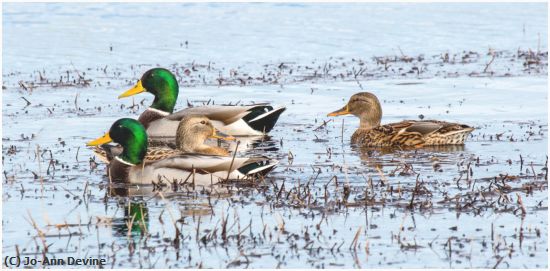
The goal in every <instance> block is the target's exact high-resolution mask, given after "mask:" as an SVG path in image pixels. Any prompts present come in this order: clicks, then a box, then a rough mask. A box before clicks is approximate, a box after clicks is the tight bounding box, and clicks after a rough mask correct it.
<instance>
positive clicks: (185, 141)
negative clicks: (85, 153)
mask: <svg viewBox="0 0 550 271" xmlns="http://www.w3.org/2000/svg"><path fill="white" fill-rule="evenodd" d="M207 138H217V139H223V140H234V139H235V138H234V137H232V136H222V135H219V134H218V133H216V128H214V126H213V125H212V123H211V122H210V120H209V119H208V118H207V117H205V116H198V115H189V116H185V117H183V118H182V119H181V121H180V123H179V125H178V129H177V132H176V144H175V146H173V148H172V146H171V144H168V143H165V142H164V143H163V142H154V143H153V144H154V145H155V146H154V147H148V148H147V154H146V155H145V158H144V159H145V160H146V161H156V160H159V159H163V158H165V157H167V156H173V155H176V154H183V153H196V154H210V155H221V156H227V155H229V152H228V151H227V150H226V149H224V148H220V147H217V146H209V145H207V144H206V143H205V141H206V139H207ZM151 143H152V142H151V141H149V143H148V145H149V146H150V145H151ZM122 150H123V149H122V147H121V146H120V145H116V146H113V145H108V144H103V145H101V146H96V147H95V148H94V150H93V151H94V153H95V154H96V156H98V157H99V158H100V159H101V160H103V161H104V162H106V163H109V162H110V161H111V159H112V158H113V157H115V156H117V155H119V154H120V153H122Z"/></svg>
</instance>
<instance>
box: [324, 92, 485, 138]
mask: <svg viewBox="0 0 550 271" xmlns="http://www.w3.org/2000/svg"><path fill="white" fill-rule="evenodd" d="M347 114H352V115H354V116H356V117H358V118H359V120H360V127H359V129H357V130H356V131H355V132H354V133H353V135H352V137H351V142H352V143H354V144H357V145H359V146H365V147H423V146H437V145H456V144H464V140H466V137H467V136H468V135H469V134H470V133H471V132H472V131H473V130H474V128H472V127H470V126H468V125H464V124H460V123H451V122H444V121H437V120H422V121H416V120H405V121H401V122H397V123H390V124H384V125H381V124H380V122H381V120H382V107H381V106H380V102H379V101H378V98H376V96H375V95H374V94H372V93H369V92H360V93H357V94H354V95H353V96H351V98H350V99H349V102H348V103H347V104H346V105H345V106H344V107H343V108H341V109H339V110H336V111H334V112H332V113H330V114H328V116H331V117H334V116H340V115H347Z"/></svg>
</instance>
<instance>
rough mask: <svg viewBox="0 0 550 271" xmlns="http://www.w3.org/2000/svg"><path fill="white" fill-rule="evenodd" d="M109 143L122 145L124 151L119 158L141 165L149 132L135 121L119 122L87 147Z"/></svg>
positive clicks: (124, 120) (120, 120) (122, 120)
mask: <svg viewBox="0 0 550 271" xmlns="http://www.w3.org/2000/svg"><path fill="white" fill-rule="evenodd" d="M109 142H115V143H118V144H120V145H121V146H122V148H123V151H122V154H120V155H119V156H118V157H119V158H120V159H122V160H123V161H125V162H128V163H131V164H134V165H137V164H140V163H141V162H142V161H143V158H144V157H145V154H146V153H147V132H145V128H143V125H141V123H139V122H138V121H137V120H135V119H128V118H124V119H119V120H117V121H116V122H115V123H113V125H112V126H111V129H109V132H107V133H105V135H103V136H102V137H100V138H98V139H95V140H92V141H90V142H88V144H87V145H88V146H97V145H101V144H106V143H109Z"/></svg>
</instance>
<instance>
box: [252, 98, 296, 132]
mask: <svg viewBox="0 0 550 271" xmlns="http://www.w3.org/2000/svg"><path fill="white" fill-rule="evenodd" d="M285 110H286V107H284V106H281V107H277V108H273V106H270V105H266V106H258V107H255V108H253V109H251V110H250V113H248V114H247V115H246V116H244V117H243V120H244V121H245V122H246V123H247V124H248V126H250V127H251V128H252V129H254V130H256V131H260V132H262V133H268V132H270V131H271V130H272V129H273V127H274V126H275V123H277V120H278V119H279V116H281V114H282V113H283V112H284V111H285Z"/></svg>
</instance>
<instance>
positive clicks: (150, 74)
mask: <svg viewBox="0 0 550 271" xmlns="http://www.w3.org/2000/svg"><path fill="white" fill-rule="evenodd" d="M142 92H149V93H151V94H153V95H154V96H155V100H154V101H153V104H152V105H151V107H149V108H148V109H147V110H145V112H143V113H142V114H141V115H140V116H139V121H140V122H141V123H142V124H143V125H144V126H145V128H146V129H147V133H148V134H149V136H150V137H174V135H175V134H176V129H177V126H178V123H179V121H180V120H181V119H182V118H183V117H184V116H187V115H204V116H206V117H208V118H209V119H210V120H211V121H212V123H213V125H214V127H216V128H217V129H218V130H220V131H221V132H222V133H225V134H228V135H240V136H250V135H263V134H266V133H268V132H269V131H271V129H273V126H275V123H276V122H277V120H278V119H279V116H280V115H281V113H283V111H285V109H286V108H285V107H279V108H273V107H272V106H270V105H269V104H265V103H263V104H253V105H246V106H231V105H211V106H201V107H193V108H186V109H183V110H181V111H178V112H176V113H172V112H173V111H174V106H175V105H176V100H177V98H178V92H179V86H178V82H177V80H176V77H175V76H174V74H172V73H171V72H170V71H169V70H167V69H163V68H153V69H150V70H148V71H147V72H145V73H144V74H143V76H142V77H141V79H140V80H139V81H138V82H137V84H136V85H135V86H134V87H133V88H131V89H130V90H128V91H126V92H124V93H123V94H121V95H120V96H119V98H123V97H129V96H132V95H136V94H138V93H142Z"/></svg>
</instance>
